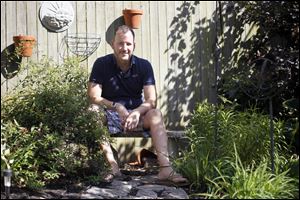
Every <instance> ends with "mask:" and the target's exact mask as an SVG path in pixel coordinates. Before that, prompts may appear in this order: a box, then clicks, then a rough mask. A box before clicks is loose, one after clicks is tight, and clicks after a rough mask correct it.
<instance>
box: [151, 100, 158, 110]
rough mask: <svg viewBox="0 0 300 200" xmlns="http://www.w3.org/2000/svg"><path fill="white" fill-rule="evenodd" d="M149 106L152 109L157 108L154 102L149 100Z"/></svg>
mask: <svg viewBox="0 0 300 200" xmlns="http://www.w3.org/2000/svg"><path fill="white" fill-rule="evenodd" d="M150 106H151V108H152V109H154V108H156V106H157V103H156V100H150Z"/></svg>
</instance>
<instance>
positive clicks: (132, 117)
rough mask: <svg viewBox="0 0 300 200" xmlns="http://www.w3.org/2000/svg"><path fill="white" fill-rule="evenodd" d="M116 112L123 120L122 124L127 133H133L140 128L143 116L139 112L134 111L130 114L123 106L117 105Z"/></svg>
mask: <svg viewBox="0 0 300 200" xmlns="http://www.w3.org/2000/svg"><path fill="white" fill-rule="evenodd" d="M116 111H117V112H118V114H119V116H120V118H121V124H122V126H123V129H124V131H125V132H126V131H132V130H134V129H135V128H137V127H138V125H139V120H140V116H141V114H140V112H139V111H137V110H132V111H131V112H128V110H127V109H126V108H125V107H124V106H123V105H122V104H117V106H116Z"/></svg>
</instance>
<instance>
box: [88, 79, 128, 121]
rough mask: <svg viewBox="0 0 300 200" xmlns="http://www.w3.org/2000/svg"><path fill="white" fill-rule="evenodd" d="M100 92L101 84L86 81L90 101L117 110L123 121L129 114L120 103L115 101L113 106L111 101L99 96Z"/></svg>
mask: <svg viewBox="0 0 300 200" xmlns="http://www.w3.org/2000/svg"><path fill="white" fill-rule="evenodd" d="M101 94H102V85H100V84H97V83H93V82H89V83H88V96H89V98H90V101H91V103H93V104H97V105H100V106H103V107H105V108H107V109H111V110H115V111H117V112H118V113H119V115H120V118H121V120H122V121H124V120H125V119H126V117H127V116H128V115H129V113H128V111H127V109H126V108H125V107H124V106H123V105H122V104H120V103H116V104H115V106H113V102H112V101H109V100H107V99H105V98H103V97H101Z"/></svg>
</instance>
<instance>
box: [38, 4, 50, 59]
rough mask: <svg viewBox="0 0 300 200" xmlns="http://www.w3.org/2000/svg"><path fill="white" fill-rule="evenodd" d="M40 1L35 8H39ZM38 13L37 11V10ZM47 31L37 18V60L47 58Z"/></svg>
mask: <svg viewBox="0 0 300 200" xmlns="http://www.w3.org/2000/svg"><path fill="white" fill-rule="evenodd" d="M41 5H42V2H38V4H37V9H38V10H39V9H40V8H41ZM38 13H39V12H38ZM47 35H48V31H47V29H46V28H44V27H43V25H42V22H41V21H40V20H39V19H37V38H38V43H37V46H36V48H37V57H38V60H41V59H42V58H43V57H46V58H48V48H47V46H48V36H47Z"/></svg>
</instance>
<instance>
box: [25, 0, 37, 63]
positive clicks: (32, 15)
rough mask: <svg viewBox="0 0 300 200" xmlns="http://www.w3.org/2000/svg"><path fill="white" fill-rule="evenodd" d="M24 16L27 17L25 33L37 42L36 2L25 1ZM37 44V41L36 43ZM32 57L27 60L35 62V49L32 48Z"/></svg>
mask: <svg viewBox="0 0 300 200" xmlns="http://www.w3.org/2000/svg"><path fill="white" fill-rule="evenodd" d="M26 15H27V33H28V35H33V36H34V37H35V39H36V40H37V23H39V21H38V20H39V16H38V12H37V2H36V1H27V7H26ZM36 43H37V41H36ZM32 52H33V53H32V56H31V57H30V58H29V59H30V60H33V61H37V58H38V57H37V48H36V46H35V47H34V49H33V51H32Z"/></svg>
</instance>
